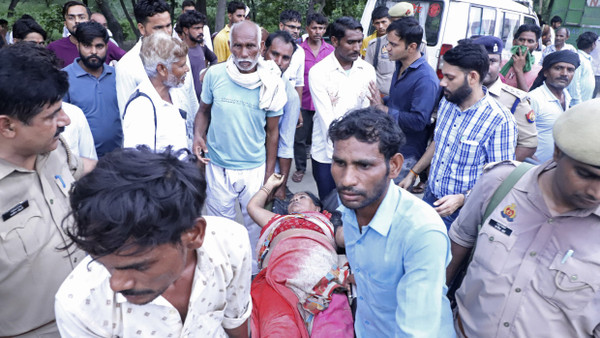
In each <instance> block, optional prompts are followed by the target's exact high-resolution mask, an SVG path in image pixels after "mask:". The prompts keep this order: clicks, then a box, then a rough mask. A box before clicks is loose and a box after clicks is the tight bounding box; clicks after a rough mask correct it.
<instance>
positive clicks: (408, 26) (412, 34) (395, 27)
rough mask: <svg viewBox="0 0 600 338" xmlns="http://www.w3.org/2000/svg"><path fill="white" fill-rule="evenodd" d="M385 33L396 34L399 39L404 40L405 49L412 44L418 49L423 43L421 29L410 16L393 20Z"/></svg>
mask: <svg viewBox="0 0 600 338" xmlns="http://www.w3.org/2000/svg"><path fill="white" fill-rule="evenodd" d="M387 32H388V33H390V32H394V33H396V35H397V36H398V37H399V38H400V39H402V40H404V42H405V43H406V47H408V45H410V44H411V43H413V42H414V43H416V44H417V48H419V46H421V41H423V28H422V27H421V25H419V21H417V19H415V18H414V17H412V16H410V17H402V18H400V19H398V20H395V21H394V22H392V23H391V24H390V25H389V26H388V28H387Z"/></svg>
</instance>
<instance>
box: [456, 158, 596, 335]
mask: <svg viewBox="0 0 600 338" xmlns="http://www.w3.org/2000/svg"><path fill="white" fill-rule="evenodd" d="M555 167H556V164H555V163H553V162H546V163H543V164H542V165H540V166H537V167H535V168H533V169H531V170H529V171H528V172H527V173H526V174H525V175H524V176H523V177H522V178H521V180H520V181H519V182H518V183H517V184H516V185H515V186H514V187H513V189H512V190H511V191H510V192H509V194H508V195H507V196H506V197H505V198H504V199H503V200H502V201H501V202H500V204H499V205H498V207H497V208H496V209H495V210H494V211H493V212H492V214H491V216H490V217H489V218H488V219H486V220H484V221H483V222H481V218H482V217H483V213H484V211H485V207H486V206H487V204H488V203H489V200H490V199H491V197H492V194H493V193H494V191H495V190H496V188H497V187H498V186H499V185H500V183H501V181H502V180H503V179H504V178H505V177H507V176H508V174H509V173H510V172H511V171H512V170H513V169H514V168H515V165H514V164H512V163H511V162H509V161H507V162H502V163H500V164H496V166H494V167H493V168H492V169H491V170H489V171H488V172H486V173H485V174H483V175H482V176H481V178H480V179H479V181H478V182H477V184H476V185H475V187H474V189H473V191H472V193H471V195H469V197H468V198H467V200H466V204H465V206H464V207H463V209H462V212H461V213H460V215H459V216H458V218H457V220H456V221H455V222H454V223H453V224H452V227H451V228H450V232H449V236H450V239H451V240H452V241H454V242H455V243H457V244H459V245H461V246H464V247H473V243H474V242H475V240H477V246H476V249H475V254H474V256H473V260H472V261H471V264H470V265H469V269H468V271H467V274H466V276H465V279H464V280H463V283H462V286H461V287H460V289H459V290H458V291H457V292H456V300H457V305H458V313H459V316H460V319H461V322H462V325H463V327H464V332H465V334H466V335H467V337H488V338H489V337H503V338H504V337H592V336H593V337H600V255H599V252H600V250H599V249H600V244H598V238H600V207H599V208H596V209H588V210H574V211H570V212H567V213H565V214H562V215H559V216H555V217H553V216H552V215H551V214H550V212H549V210H548V208H547V207H546V203H545V201H544V199H543V197H542V193H541V191H540V188H539V185H538V182H537V181H538V177H539V175H540V174H541V173H542V172H544V171H548V170H553V169H555ZM478 224H483V226H482V228H481V231H480V232H479V233H478V232H477V225H478ZM570 250H572V252H571V251H570ZM569 252H571V253H570V254H569ZM459 334H460V333H459Z"/></svg>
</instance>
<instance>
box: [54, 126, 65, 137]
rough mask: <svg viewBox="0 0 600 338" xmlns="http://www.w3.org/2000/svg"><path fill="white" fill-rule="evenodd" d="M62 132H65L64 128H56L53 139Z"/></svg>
mask: <svg viewBox="0 0 600 338" xmlns="http://www.w3.org/2000/svg"><path fill="white" fill-rule="evenodd" d="M63 131H65V127H64V126H62V127H58V128H56V134H54V137H57V136H58V135H60V133H62V132H63Z"/></svg>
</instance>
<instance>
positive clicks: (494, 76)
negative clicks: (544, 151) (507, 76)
mask: <svg viewBox="0 0 600 338" xmlns="http://www.w3.org/2000/svg"><path fill="white" fill-rule="evenodd" d="M472 42H473V43H475V44H480V45H482V46H484V47H485V49H486V50H487V52H488V55H489V58H490V70H489V72H488V74H487V76H486V77H485V78H484V79H483V85H484V86H486V87H487V89H488V93H489V94H490V95H491V96H492V97H493V98H495V99H496V100H497V101H498V102H500V103H501V104H502V105H504V106H505V107H506V108H508V109H510V112H511V113H513V116H514V117H515V121H516V122H517V129H518V130H519V135H518V138H517V148H516V150H515V157H516V159H517V161H523V160H525V159H526V158H528V157H531V156H533V154H534V153H535V150H536V148H537V130H536V128H535V113H534V112H533V109H532V108H531V106H530V105H529V101H528V100H527V93H526V92H524V91H522V90H519V89H517V88H514V87H511V86H509V85H507V84H504V83H502V80H501V79H500V77H499V76H498V73H499V72H500V64H501V62H502V40H500V39H499V38H497V37H495V36H482V37H479V38H476V39H474V40H473V41H472Z"/></svg>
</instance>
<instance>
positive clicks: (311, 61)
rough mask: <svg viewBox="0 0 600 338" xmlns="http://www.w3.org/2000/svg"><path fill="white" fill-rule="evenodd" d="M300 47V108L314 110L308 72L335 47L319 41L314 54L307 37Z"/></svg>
mask: <svg viewBox="0 0 600 338" xmlns="http://www.w3.org/2000/svg"><path fill="white" fill-rule="evenodd" d="M300 47H301V48H302V49H304V58H305V60H304V88H302V109H306V110H312V111H314V110H315V106H314V105H313V101H312V97H311V96H310V89H309V87H308V73H309V72H310V70H311V68H312V67H313V66H314V65H316V64H317V62H319V61H321V60H323V59H324V58H325V57H326V56H327V55H329V54H331V53H332V52H333V51H334V49H335V48H333V46H332V45H330V44H328V43H327V42H325V41H323V40H322V41H321V47H319V51H318V52H317V56H315V55H314V54H313V52H312V49H310V45H309V44H308V39H306V40H304V42H302V43H301V44H300Z"/></svg>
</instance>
